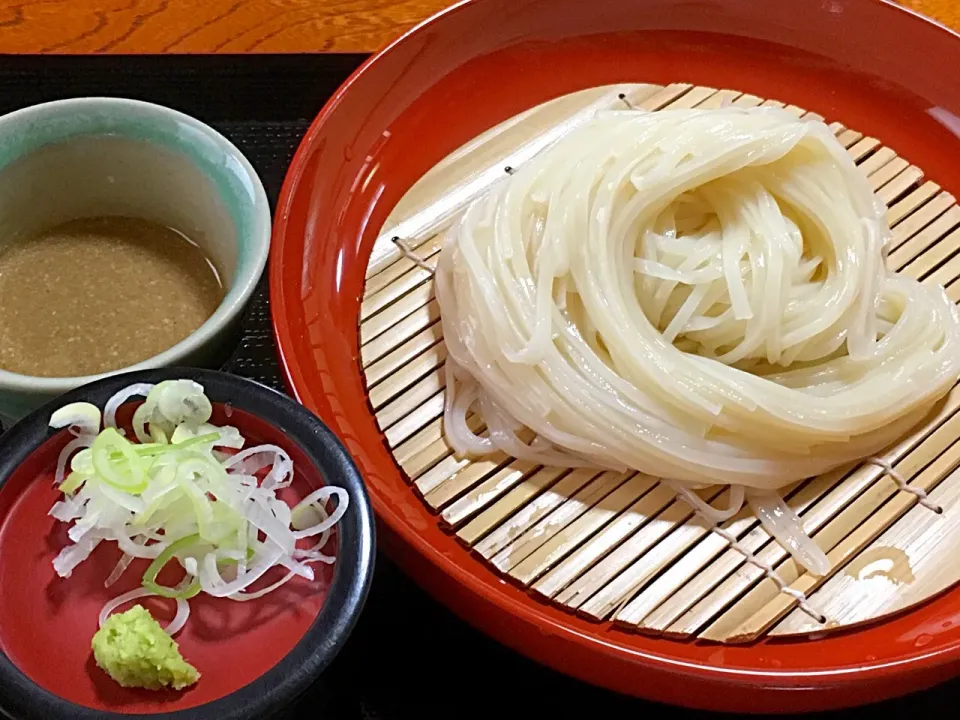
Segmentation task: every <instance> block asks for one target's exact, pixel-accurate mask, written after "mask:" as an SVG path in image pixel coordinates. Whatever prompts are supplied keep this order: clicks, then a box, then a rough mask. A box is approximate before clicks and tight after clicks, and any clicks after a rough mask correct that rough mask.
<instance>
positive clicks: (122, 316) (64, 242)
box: [0, 217, 224, 377]
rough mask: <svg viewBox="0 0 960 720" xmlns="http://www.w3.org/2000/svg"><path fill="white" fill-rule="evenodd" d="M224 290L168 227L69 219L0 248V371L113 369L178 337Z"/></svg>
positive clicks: (200, 256) (198, 253)
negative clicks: (35, 234)
mask: <svg viewBox="0 0 960 720" xmlns="http://www.w3.org/2000/svg"><path fill="white" fill-rule="evenodd" d="M223 295H224V291H223V287H222V285H221V282H220V278H219V275H218V273H217V271H216V269H215V268H214V266H213V264H212V263H211V262H210V260H209V259H208V258H207V256H206V255H205V254H204V253H203V251H202V250H201V249H200V248H199V247H198V246H197V245H196V244H195V243H193V242H191V241H190V240H189V239H188V238H186V237H184V236H183V235H182V234H180V233H178V232H176V231H175V230H172V229H170V228H167V227H163V226H162V225H159V224H157V223H153V222H150V221H147V220H141V219H137V218H127V217H97V218H85V219H80V220H72V221H70V222H67V223H64V224H62V225H58V226H56V227H54V228H51V229H49V230H46V231H44V232H42V233H40V234H39V235H37V236H36V237H33V238H30V239H28V240H26V241H14V242H12V243H9V244H8V245H6V246H2V245H0V369H3V370H9V371H12V372H16V373H21V374H23V375H34V376H41V377H75V376H82V375H94V374H97V373H102V372H108V371H111V370H118V369H120V368H123V367H127V366H129V365H133V364H136V363H138V362H140V361H142V360H146V359H147V358H150V357H153V356H154V355H157V354H158V353H160V352H163V351H164V350H166V349H168V348H170V347H172V346H173V345H176V344H177V343H178V342H180V341H181V340H183V339H184V338H186V337H187V336H188V335H190V334H191V333H192V332H193V331H194V330H196V329H197V328H199V327H200V326H201V325H202V324H203V323H204V322H205V321H206V320H207V318H209V317H210V316H211V315H212V314H213V313H214V311H215V310H216V309H217V307H218V306H219V305H220V302H221V300H223Z"/></svg>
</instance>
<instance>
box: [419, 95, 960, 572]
mask: <svg viewBox="0 0 960 720" xmlns="http://www.w3.org/2000/svg"><path fill="white" fill-rule="evenodd" d="M889 235H890V231H889V228H888V226H887V224H886V221H885V219H884V214H883V208H882V206H881V205H880V204H879V203H878V202H877V201H876V200H875V198H874V195H873V193H872V191H871V189H870V187H869V185H868V184H867V181H866V178H865V177H863V176H862V174H861V173H860V171H859V170H858V169H857V168H856V166H855V165H854V163H853V161H852V160H851V158H850V157H849V155H848V154H847V153H846V151H845V150H844V148H843V147H842V146H841V145H840V144H839V142H838V141H837V140H836V139H835V137H834V136H833V134H832V133H831V132H830V130H829V129H828V128H827V127H826V126H825V125H824V124H823V123H820V122H807V121H801V120H798V119H796V118H795V117H793V116H791V115H789V114H788V113H786V112H783V111H781V110H778V109H774V108H761V109H750V110H743V109H738V108H726V109H720V110H672V111H669V110H668V111H661V112H651V113H647V112H642V111H630V110H625V111H607V112H602V113H598V114H597V115H596V116H595V117H594V118H593V119H591V120H590V121H588V122H587V123H586V124H584V125H582V126H581V127H579V128H577V129H575V130H573V131H572V132H570V133H569V134H568V135H566V136H565V137H564V138H562V139H561V140H559V141H557V142H556V143H555V144H553V145H552V146H550V147H549V148H547V149H546V150H544V151H543V152H542V153H540V154H539V155H538V156H536V157H535V158H534V159H533V160H532V161H530V162H529V163H528V164H526V165H525V166H524V167H520V168H518V169H516V170H515V171H514V172H513V173H512V174H511V175H509V176H505V177H504V179H503V180H502V181H501V182H500V183H498V184H497V185H495V186H494V187H493V188H492V189H491V190H490V191H489V192H488V193H487V194H486V195H485V196H483V197H481V198H479V199H477V200H476V201H474V202H473V203H472V204H471V205H470V206H469V207H468V208H467V209H466V210H465V211H464V213H463V214H462V216H461V219H460V220H459V221H458V223H457V224H455V226H453V227H452V228H451V229H450V230H449V231H448V232H447V235H446V237H445V239H444V245H443V248H442V250H441V252H440V256H439V261H438V266H437V272H436V278H435V282H436V296H437V300H438V302H439V304H440V309H441V318H442V323H443V333H444V338H445V341H446V344H447V348H448V351H449V359H448V360H447V363H446V375H447V395H446V408H445V413H444V429H445V434H446V437H447V438H448V441H449V442H450V444H451V445H452V447H453V448H454V449H455V450H456V451H457V452H459V453H461V454H472V455H478V454H480V455H482V454H485V453H489V452H492V451H494V450H501V451H504V452H506V453H507V454H509V455H512V456H514V457H517V458H521V459H525V460H529V461H531V462H534V463H539V464H544V465H553V466H567V467H577V466H589V467H597V468H604V469H617V470H623V469H633V470H638V471H641V472H644V473H648V474H650V475H654V476H659V477H662V478H664V479H665V480H666V481H667V482H670V483H671V484H672V485H673V487H674V488H675V489H676V490H677V491H678V492H679V493H681V494H682V495H683V497H685V498H687V500H688V501H689V502H691V503H692V504H694V505H695V507H696V508H697V509H698V511H699V512H700V513H701V514H704V515H706V516H707V517H708V518H709V519H711V520H713V521H720V520H722V519H725V518H728V517H730V516H732V515H733V514H734V513H735V512H737V511H738V510H739V508H740V506H741V505H742V503H743V500H744V497H746V499H747V501H748V502H749V503H750V505H751V507H752V508H753V510H754V511H755V513H756V514H757V516H758V517H759V519H760V520H761V521H762V522H763V524H764V526H765V527H766V528H767V530H768V531H770V532H771V533H772V534H773V535H775V536H776V537H777V538H778V540H780V542H781V543H782V544H784V545H785V546H786V547H787V549H789V550H790V551H791V552H792V553H793V554H794V556H795V557H796V558H797V559H798V561H799V562H801V563H802V564H803V565H804V566H805V567H807V568H808V569H810V570H812V571H814V572H819V573H822V572H823V571H825V570H826V569H827V568H828V566H829V563H828V562H827V559H826V556H825V555H824V553H823V552H822V551H821V550H819V549H818V548H817V546H816V545H815V544H814V543H813V542H812V541H811V540H810V539H809V538H808V537H806V535H805V534H804V533H803V531H802V528H801V524H800V521H799V519H798V518H797V516H796V515H795V514H794V513H793V511H792V510H790V508H789V507H788V506H787V505H786V503H785V502H783V501H782V500H781V499H780V496H779V494H778V493H777V492H776V490H777V489H778V488H780V487H782V486H785V485H787V484H790V483H793V482H796V481H798V480H801V479H804V478H807V477H810V476H813V475H816V474H819V473H822V472H825V471H827V470H830V469H831V468H834V467H837V466H839V465H841V464H843V463H846V462H848V461H852V460H855V459H859V458H865V457H869V456H870V455H872V454H873V453H876V452H878V451H880V450H881V449H883V448H885V447H886V446H888V445H890V444H891V443H892V442H893V441H895V440H896V439H898V438H899V437H901V436H902V435H904V434H905V433H906V432H907V431H908V430H909V429H910V428H911V426H913V425H915V424H916V423H918V422H919V421H920V420H921V419H922V417H923V416H924V415H925V413H926V412H927V411H928V410H929V408H930V406H931V404H932V403H933V402H934V401H935V400H936V399H938V398H940V397H942V396H943V395H944V394H945V393H946V392H947V391H948V390H949V389H950V387H951V386H952V385H953V383H954V382H955V381H956V380H957V377H958V375H960V343H958V339H960V318H958V314H957V311H956V309H955V307H954V305H953V304H952V303H951V302H950V300H949V299H948V298H947V296H946V294H945V292H944V291H943V290H942V288H939V287H933V286H925V285H921V284H920V283H918V282H916V281H914V280H912V279H909V278H906V277H899V276H897V275H896V274H893V273H890V272H888V271H887V270H886V268H885V263H884V260H885V245H886V243H887V242H888V240H889ZM473 413H478V414H479V415H480V417H481V419H482V420H483V423H484V425H485V430H483V431H482V432H480V433H474V432H472V431H471V430H470V428H469V426H468V423H467V417H468V415H470V414H473ZM718 484H719V485H730V486H732V487H731V489H730V494H729V497H730V505H729V507H727V508H726V509H717V508H712V507H710V506H708V505H706V504H705V503H704V502H703V501H702V500H700V498H699V497H698V496H697V495H696V494H695V493H693V492H692V490H693V489H695V488H701V487H704V486H711V485H718Z"/></svg>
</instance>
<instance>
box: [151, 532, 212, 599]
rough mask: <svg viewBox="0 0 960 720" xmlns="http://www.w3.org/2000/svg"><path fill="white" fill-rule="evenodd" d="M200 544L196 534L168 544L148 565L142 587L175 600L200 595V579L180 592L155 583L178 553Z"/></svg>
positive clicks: (193, 581) (196, 579)
mask: <svg viewBox="0 0 960 720" xmlns="http://www.w3.org/2000/svg"><path fill="white" fill-rule="evenodd" d="M198 542H200V536H199V535H197V534H193V535H187V536H186V537H182V538H180V539H179V540H177V541H175V542H172V543H170V545H169V546H167V548H166V549H165V550H164V551H163V552H162V553H160V554H159V555H157V557H156V559H155V560H154V561H153V562H152V563H150V567H148V568H147V571H146V572H145V573H144V574H143V587H144V588H146V589H147V590H149V591H150V592H152V593H155V594H157V595H159V596H160V597H166V598H174V599H175V600H189V599H190V598H192V597H194V596H195V595H199V594H200V579H199V578H194V579H193V580H192V581H191V582H190V584H189V585H187V587H185V588H183V589H182V590H177V589H176V588H171V587H167V586H166V585H160V584H158V583H157V575H159V574H160V571H161V570H163V568H164V566H165V565H166V564H167V563H168V562H170V560H171V559H172V558H173V557H174V556H175V555H176V554H177V553H178V552H181V551H183V550H186V549H187V548H191V547H193V546H194V545H196V544H197V543H198Z"/></svg>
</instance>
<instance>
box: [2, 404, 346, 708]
mask: <svg viewBox="0 0 960 720" xmlns="http://www.w3.org/2000/svg"><path fill="white" fill-rule="evenodd" d="M134 407H135V405H130V406H125V407H124V408H123V409H122V410H121V414H120V418H121V420H122V419H123V418H124V416H126V417H129V416H130V415H131V414H132V410H133V408H134ZM213 422H217V423H223V424H231V425H234V426H235V427H237V428H239V429H240V431H241V432H242V433H243V434H244V436H245V437H247V438H248V441H249V442H248V444H256V443H261V442H265V443H274V444H277V445H280V446H281V447H283V448H284V449H286V450H287V451H288V452H289V453H290V456H291V458H292V459H293V461H294V467H296V468H297V479H296V481H295V482H294V485H293V487H291V488H289V489H288V491H289V492H290V495H289V496H288V497H286V498H284V499H285V500H287V501H288V502H293V501H295V500H296V499H298V497H302V496H303V495H306V494H308V493H309V492H310V491H311V490H312V489H314V488H316V487H319V486H320V485H322V478H321V477H320V474H319V472H318V471H317V470H316V469H315V468H314V467H313V466H312V465H311V464H310V463H308V462H307V460H306V457H305V456H304V455H303V453H302V451H301V450H300V448H299V447H298V446H296V445H294V444H292V443H291V442H290V441H289V440H288V439H287V438H286V436H285V435H284V434H283V433H282V432H281V431H280V430H277V429H276V428H274V427H273V426H271V425H269V424H267V423H265V422H263V421H262V420H260V419H259V418H257V417H255V416H253V415H250V414H248V413H245V412H242V411H239V410H236V409H234V410H232V411H231V414H230V418H229V420H227V418H226V417H225V416H224V415H223V410H222V408H221V407H217V408H216V410H215V414H214V420H213ZM70 437H71V436H69V434H68V433H66V431H64V432H62V433H59V434H58V435H56V436H54V437H52V438H50V440H48V441H47V442H46V443H44V444H43V445H42V446H41V447H40V448H39V449H38V450H37V451H36V452H35V453H33V454H32V455H31V456H30V458H29V460H28V461H27V462H26V463H24V464H23V465H21V466H20V468H19V469H18V470H17V471H16V472H15V473H14V474H13V475H12V476H11V477H10V479H9V480H8V481H7V482H6V483H5V484H4V485H3V487H2V488H0V557H2V558H3V563H0V588H2V592H0V649H2V650H3V652H4V653H5V654H6V655H7V656H8V657H9V658H10V659H11V660H12V661H13V663H14V664H15V665H16V666H17V667H18V668H20V670H21V671H22V672H23V673H24V674H26V675H27V676H28V677H29V678H30V679H31V680H33V681H34V682H35V683H37V684H38V685H40V686H42V687H44V688H45V689H47V690H49V691H51V692H53V693H55V694H57V695H59V696H60V697H62V698H64V699H67V700H70V701H71V702H74V703H78V704H80V705H86V706H88V707H92V708H96V709H100V710H108V711H111V712H122V713H130V714H141V713H159V712H172V711H175V710H182V709H185V708H190V707H194V706H196V705H200V704H203V703H206V702H210V701H212V700H216V699H218V698H221V697H223V696H225V695H228V694H230V693H232V692H233V691H235V690H237V689H239V688H241V687H243V686H244V685H246V684H247V683H249V682H251V681H253V680H255V679H256V678H257V677H259V676H260V675H262V674H263V673H265V672H266V671H267V670H269V669H270V668H272V667H273V666H274V665H276V664H277V663H278V662H279V661H280V660H281V659H282V658H283V657H284V656H285V655H286V654H287V653H288V652H289V651H290V650H291V649H292V648H293V646H294V645H296V643H297V642H298V641H299V640H300V638H301V636H302V635H303V633H304V632H305V631H306V630H307V629H308V628H309V627H310V625H311V624H312V623H313V621H314V619H315V618H316V616H317V613H318V612H319V611H320V608H321V607H322V606H323V602H324V599H325V597H326V589H327V587H328V586H329V585H330V582H331V581H332V577H333V566H332V565H319V566H317V571H318V577H317V579H316V580H315V581H313V582H308V581H306V580H304V579H302V578H296V579H294V580H292V581H291V582H289V583H287V584H286V585H285V586H283V587H282V588H281V589H279V590H277V591H276V592H274V593H271V594H270V595H268V596H266V597H265V598H262V599H261V600H257V601H254V602H246V603H241V602H234V601H231V600H224V599H216V598H210V597H207V596H205V595H200V596H197V597H196V598H194V599H193V600H191V601H190V607H191V615H190V619H189V621H188V622H187V625H186V627H185V628H184V629H183V631H181V633H180V634H179V635H178V636H177V642H178V643H179V645H180V651H181V653H182V654H183V656H184V657H185V658H186V659H187V660H188V661H190V662H191V663H192V664H193V665H194V666H195V667H197V668H198V669H199V670H200V671H201V673H202V677H201V679H200V682H199V683H197V684H196V685H195V686H194V687H193V688H191V689H189V690H186V691H183V692H174V691H162V692H154V691H150V690H133V689H125V688H122V687H120V686H119V685H117V684H116V683H115V682H113V680H111V679H110V678H109V677H108V676H107V675H106V674H105V673H104V672H102V671H101V670H100V669H99V668H98V667H97V665H96V663H95V662H94V660H93V656H92V653H91V651H90V640H91V638H92V637H93V634H94V633H95V632H96V630H97V618H98V616H99V614H100V610H101V608H102V607H103V605H104V604H105V603H106V602H107V601H108V600H110V599H111V598H114V597H116V596H117V595H120V594H121V593H123V592H126V591H128V590H131V589H133V588H135V587H137V586H138V585H139V580H140V577H141V576H142V575H143V571H144V570H145V569H146V565H147V564H148V561H145V560H144V561H136V562H134V563H132V564H131V565H130V567H129V568H128V569H127V572H126V573H125V574H124V576H123V577H122V578H121V579H120V580H119V581H118V582H117V583H116V584H115V585H114V586H113V587H111V588H104V587H103V582H104V580H105V579H106V578H107V577H108V576H109V574H110V571H111V570H112V569H113V568H114V566H115V565H116V563H117V560H119V558H120V554H121V553H120V552H119V550H118V549H117V548H116V546H115V545H114V544H110V545H108V544H107V543H102V544H101V545H100V546H99V547H98V548H97V549H96V550H95V551H94V553H93V554H92V555H91V556H90V558H89V559H88V560H87V561H86V562H85V563H83V564H82V565H80V566H79V567H78V568H77V569H76V570H75V571H74V572H73V574H72V575H71V576H70V577H69V578H59V577H58V576H57V575H56V573H55V572H54V570H53V566H52V564H51V563H52V561H53V558H54V557H56V555H57V553H58V552H59V551H60V549H61V548H62V547H63V546H64V545H65V544H66V542H67V537H66V531H67V526H66V525H64V524H63V523H60V522H58V521H56V520H54V519H53V518H51V517H49V516H48V515H47V511H48V510H49V509H50V506H51V505H53V503H54V502H55V501H56V500H57V498H58V495H59V493H58V492H57V491H56V490H55V489H54V488H53V472H54V469H55V467H56V461H57V455H58V454H59V452H60V449H61V448H62V447H63V446H64V444H65V443H66V442H67V440H68V439H69V438H70ZM330 542H331V543H333V542H335V539H331V541H330ZM168 569H169V570H171V571H173V570H174V569H173V568H168ZM181 574H182V573H181ZM279 574H282V571H281V570H272V571H271V573H269V574H268V576H266V577H265V578H264V580H263V581H262V582H264V583H267V582H272V581H274V580H277V579H279ZM274 575H276V576H274ZM159 580H160V581H161V582H164V583H166V584H175V583H176V581H177V578H176V577H169V576H168V574H167V571H164V572H163V573H161V574H160V577H159ZM258 587H259V585H258ZM137 602H141V603H142V604H143V605H144V606H145V607H147V608H148V609H149V610H150V611H151V612H153V614H154V616H155V617H156V618H157V620H158V621H160V623H161V624H165V623H166V622H167V621H169V620H170V619H172V618H173V615H174V613H175V611H176V606H175V603H174V602H173V601H172V600H163V599H160V598H150V599H147V600H141V601H137ZM132 604H133V603H131V605H132ZM121 609H126V608H121ZM51 655H55V656H56V658H57V661H56V662H55V663H54V662H51V660H50V658H51Z"/></svg>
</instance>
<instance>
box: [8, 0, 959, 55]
mask: <svg viewBox="0 0 960 720" xmlns="http://www.w3.org/2000/svg"><path fill="white" fill-rule="evenodd" d="M771 1H777V2H791V1H792V0H771ZM901 1H902V3H903V4H904V5H907V6H909V7H911V8H913V9H914V10H918V11H920V12H923V13H926V14H927V15H929V16H931V17H933V18H936V19H937V20H939V21H940V22H942V23H944V24H946V25H949V26H950V27H953V28H954V29H957V30H960V0H901ZM451 4H453V3H452V0H0V53H237V52H263V53H271V52H372V51H374V50H376V49H377V48H379V47H380V46H382V45H383V44H385V43H387V42H389V41H390V40H392V39H393V38H395V37H396V36H397V35H399V34H401V33H402V32H404V31H405V30H407V29H408V28H410V27H412V26H413V25H415V24H416V23H418V22H420V21H421V20H423V19H424V18H426V17H428V16H429V15H431V14H433V13H435V12H437V11H438V10H441V9H442V8H444V7H447V6H449V5H451Z"/></svg>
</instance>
